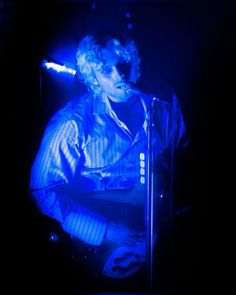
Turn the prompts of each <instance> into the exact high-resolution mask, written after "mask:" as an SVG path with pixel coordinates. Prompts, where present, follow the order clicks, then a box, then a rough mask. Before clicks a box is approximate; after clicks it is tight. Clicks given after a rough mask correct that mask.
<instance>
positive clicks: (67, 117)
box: [47, 94, 92, 129]
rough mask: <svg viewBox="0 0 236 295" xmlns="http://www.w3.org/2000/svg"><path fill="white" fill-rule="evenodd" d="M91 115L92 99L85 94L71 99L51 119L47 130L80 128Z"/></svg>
mask: <svg viewBox="0 0 236 295" xmlns="http://www.w3.org/2000/svg"><path fill="white" fill-rule="evenodd" d="M91 113H92V97H91V95H90V94H86V95H84V96H81V97H78V98H77V97H76V98H73V99H72V100H71V101H70V102H68V103H67V104H66V105H65V106H64V107H62V108H61V109H60V110H58V111H57V112H56V113H54V115H53V116H52V117H51V119H50V121H49V123H48V125H47V129H52V128H53V129H63V128H65V127H68V128H73V126H81V125H83V124H84V122H85V121H86V119H87V117H88V116H89V115H90V114H91Z"/></svg>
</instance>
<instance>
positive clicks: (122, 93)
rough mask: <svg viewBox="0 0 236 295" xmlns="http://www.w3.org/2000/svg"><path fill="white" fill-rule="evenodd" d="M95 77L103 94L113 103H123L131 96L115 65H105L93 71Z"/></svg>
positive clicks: (122, 76)
mask: <svg viewBox="0 0 236 295" xmlns="http://www.w3.org/2000/svg"><path fill="white" fill-rule="evenodd" d="M95 77H96V80H97V82H98V83H99V85H100V87H101V88H102V90H103V92H105V94H106V95H107V96H108V97H109V98H110V99H111V100H112V101H114V102H125V101H127V100H128V99H129V97H130V96H131V93H130V92H129V90H128V84H127V80H125V78H124V75H122V74H121V73H120V72H119V70H118V68H117V66H116V65H112V64H106V65H104V66H102V67H101V70H99V71H97V70H95Z"/></svg>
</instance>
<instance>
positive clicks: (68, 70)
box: [42, 60, 76, 75]
mask: <svg viewBox="0 0 236 295" xmlns="http://www.w3.org/2000/svg"><path fill="white" fill-rule="evenodd" d="M42 67H44V68H45V69H47V70H49V69H52V70H54V71H56V72H58V73H67V74H71V75H75V74H76V70H74V69H71V68H69V67H67V66H65V65H60V64H57V63H55V62H49V61H47V60H43V62H42Z"/></svg>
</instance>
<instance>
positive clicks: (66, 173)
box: [29, 120, 107, 245]
mask: <svg viewBox="0 0 236 295" xmlns="http://www.w3.org/2000/svg"><path fill="white" fill-rule="evenodd" d="M78 133H79V131H78V126H77V124H76V122H75V121H73V120H65V121H60V122H58V121H57V122H56V121H55V120H52V121H51V122H50V124H49V125H48V127H47V129H46V131H45V134H44V137H43V140H42V143H41V145H40V148H39V151H38V153H37V155H36V158H35V161H34V163H33V166H32V170H31V178H30V187H29V189H30V193H31V195H32V196H33V198H34V200H35V201H36V204H37V206H38V208H39V210H40V212H41V213H42V214H44V215H47V216H49V217H51V218H53V219H56V220H57V221H59V222H60V223H61V224H62V228H63V229H64V230H65V231H66V232H67V233H69V234H71V235H73V236H76V237H77V238H79V239H81V240H83V241H84V242H86V243H89V244H93V245H99V244H101V242H102V240H103V237H104V235H105V231H106V226H107V221H106V219H105V218H103V217H102V216H100V215H96V214H95V213H93V212H92V211H89V210H87V209H85V208H83V207H81V206H78V205H76V203H75V202H73V198H72V197H71V196H70V195H69V194H68V193H65V191H67V190H65V189H64V188H65V187H66V186H67V185H68V184H69V183H70V182H71V181H73V178H74V176H75V174H76V169H77V166H78V164H79V161H80V158H81V153H80V145H81V143H80V142H79V136H78Z"/></svg>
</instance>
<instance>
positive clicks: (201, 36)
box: [0, 0, 236, 294]
mask: <svg viewBox="0 0 236 295" xmlns="http://www.w3.org/2000/svg"><path fill="white" fill-rule="evenodd" d="M0 4H1V5H0V25H1V27H0V34H1V35H0V38H1V39H0V41H1V63H2V67H1V68H2V73H3V75H2V77H3V78H2V79H1V80H2V83H1V84H2V94H1V98H2V108H1V109H2V116H1V118H2V119H3V123H2V132H3V136H2V139H3V143H2V146H3V147H4V148H6V152H4V153H3V162H4V166H3V167H4V168H3V174H4V183H3V188H4V189H3V191H5V193H4V194H2V196H3V199H4V201H6V205H5V202H3V207H2V212H3V213H4V214H2V215H3V216H4V218H3V223H2V227H3V233H2V235H3V237H4V239H3V240H4V244H6V247H7V249H8V250H10V251H9V252H10V253H9V254H8V252H7V254H6V258H7V264H6V273H7V274H9V277H10V279H11V285H12V286H14V284H17V286H18V288H19V289H22V290H23V291H30V290H31V289H30V287H29V281H31V282H33V284H34V286H35V287H34V288H35V289H37V288H39V289H40V290H41V289H42V290H44V289H45V290H49V289H50V291H52V292H53V290H54V291H58V290H61V289H63V288H65V287H66V286H67V284H69V283H72V284H74V285H75V282H76V278H73V280H72V279H70V278H69V277H70V275H71V270H70V266H69V265H68V261H67V258H66V257H64V256H63V254H62V253H61V252H60V251H61V250H60V248H58V246H56V247H55V245H53V244H50V242H49V241H48V235H47V233H45V232H44V229H45V228H44V226H43V224H42V222H41V221H40V219H39V216H38V215H37V212H35V210H34V207H33V205H32V203H31V202H30V200H29V195H28V191H27V187H28V181H29V173H30V168H31V165H32V161H33V159H34V156H35V153H36V151H37V149H38V146H39V142H40V139H41V137H42V134H43V131H44V128H45V124H46V123H47V121H48V119H49V117H50V116H51V114H52V113H53V112H54V111H55V110H56V109H58V108H59V107H60V106H61V105H63V104H64V103H65V102H66V101H67V99H69V98H70V94H71V93H70V92H68V90H69V87H70V85H71V83H73V81H72V80H71V79H70V78H66V79H62V78H60V77H58V76H57V75H56V74H53V73H51V74H49V73H44V72H43V73H42V70H41V68H40V64H41V61H42V58H44V57H50V58H52V59H55V60H57V61H59V62H62V63H66V64H67V65H69V66H72V67H73V66H74V62H75V61H74V54H75V50H76V46H77V44H78V41H79V40H80V38H81V36H82V35H84V34H85V33H88V32H90V31H92V30H93V29H94V28H96V27H100V28H107V27H109V28H113V29H114V30H116V31H129V32H130V33H131V35H132V36H133V37H134V39H135V40H136V42H137V45H138V47H139V49H140V55H141V58H142V62H141V69H142V76H141V79H140V82H139V83H140V85H141V86H142V87H143V88H144V89H145V90H148V91H151V92H153V93H155V92H156V89H157V88H162V87H163V88H164V89H165V87H166V86H167V87H172V88H173V89H174V90H175V92H176V94H177V96H178V98H179V102H180V105H181V108H182V111H183V115H184V118H185V122H186V126H187V129H188V132H189V135H190V139H191V148H192V162H191V169H190V171H189V175H190V179H189V187H188V189H189V190H190V192H191V196H189V199H190V200H191V203H192V205H193V211H192V212H191V226H189V219H187V220H185V219H184V218H182V219H180V220H179V221H178V222H177V223H176V232H175V234H176V236H177V237H178V238H176V240H175V242H176V244H175V245H174V249H175V251H174V253H175V255H176V256H175V265H174V270H173V271H172V278H171V286H169V287H168V288H166V290H164V291H166V292H167V291H170V290H171V289H173V290H180V291H182V290H184V291H186V290H187V292H188V294H190V293H191V292H192V293H194V292H197V291H201V292H202V290H203V289H205V290H206V291H208V290H209V291H210V290H212V288H214V287H218V285H220V284H221V283H223V282H225V281H224V280H223V274H221V272H222V268H221V267H219V265H220V262H221V260H228V259H229V260H230V258H231V257H228V256H227V255H226V254H227V253H225V252H224V255H225V256H224V258H222V257H221V255H220V254H222V253H220V252H218V250H217V249H218V248H217V247H216V246H217V245H218V246H219V244H221V243H222V241H224V239H223V232H225V228H223V229H222V228H221V227H220V226H219V225H218V224H219V220H218V217H219V215H220V216H221V219H220V220H222V218H223V216H225V215H228V214H227V212H225V211H223V209H221V211H218V209H217V211H216V207H217V208H218V206H217V205H218V203H219V199H220V198H218V196H219V195H221V194H220V193H219V189H220V184H222V178H223V176H222V174H225V172H227V171H228V170H223V171H222V170H221V168H220V167H221V166H220V164H221V162H222V157H224V156H225V153H224V152H223V150H222V149H221V147H222V146H225V145H227V146H228V145H229V144H228V141H227V138H228V137H227V136H226V135H225V133H224V132H225V129H228V128H226V127H224V123H225V121H226V119H227V116H225V115H224V110H225V108H228V107H229V108H230V106H231V104H232V105H233V97H234V96H235V94H234V92H233V85H234V84H235V82H234V78H233V77H234V76H235V75H233V74H232V73H231V71H232V65H233V60H234V50H235V47H234V38H235V32H236V31H235V4H234V1H224V2H219V3H215V1H212V2H211V1H135V0H133V1H65V0H64V1H42V2H36V1H35V2H33V3H31V4H30V3H26V2H24V1H0ZM127 12H128V13H129V14H128V15H130V17H127ZM130 26H132V28H131V29H128V28H129V27H130ZM77 90H78V91H79V92H80V91H81V92H83V86H82V85H81V88H80V87H79V88H78V89H77ZM42 93H43V94H44V95H42ZM219 106H220V107H219ZM226 125H227V124H226ZM221 196H222V195H221ZM223 196H224V194H223ZM220 206H221V203H220ZM229 207H230V206H229V205H228V206H227V208H226V209H227V210H228V209H229ZM223 219H224V218H223ZM220 224H221V222H220ZM215 233H217V235H216V236H217V237H218V238H217V239H216V240H215V239H214V238H215ZM218 234H219V236H218ZM213 237H214V238H213ZM213 241H214V242H213ZM229 249H230V246H229V248H228V249H227V250H228V251H227V252H228V253H230V251H229ZM58 257H60V259H61V260H60V259H58ZM223 272H224V271H223ZM219 273H220V275H219ZM211 276H213V279H211V278H210V277H211ZM21 277H23V279H20V280H19V278H21ZM217 278H218V279H217ZM230 279H231V277H230V276H229V277H228V279H227V284H225V283H224V284H223V285H224V288H227V287H228V288H231V287H230V286H231V285H230V284H228V283H229V282H230ZM47 283H49V287H46V284H47ZM48 288H49V289H48ZM75 289H76V288H75ZM230 290H231V289H230ZM31 291H32V290H31ZM88 291H93V292H96V290H92V289H89V290H88ZM69 292H70V291H67V294H68V293H69Z"/></svg>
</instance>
